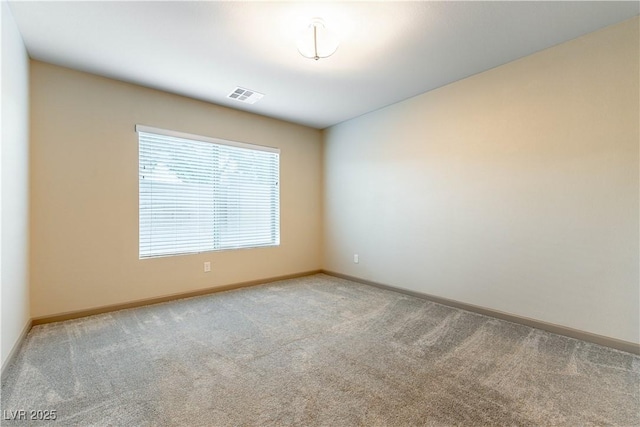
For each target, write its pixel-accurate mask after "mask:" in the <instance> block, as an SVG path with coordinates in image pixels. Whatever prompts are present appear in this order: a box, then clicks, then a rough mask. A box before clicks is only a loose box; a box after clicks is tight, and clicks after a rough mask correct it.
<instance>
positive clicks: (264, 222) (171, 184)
mask: <svg viewBox="0 0 640 427" xmlns="http://www.w3.org/2000/svg"><path fill="white" fill-rule="evenodd" d="M136 131H137V132H138V143H139V168H140V169H139V191H140V205H139V211H140V212H139V214H140V225H139V226H140V258H148V257H157V256H166V255H178V254H188V253H197V252H205V251H216V250H225V249H238V248H255V247H261V246H277V245H279V244H280V189H279V185H278V184H279V182H278V181H279V169H280V150H278V149H276V148H270V147H262V146H258V145H251V144H244V143H240V142H232V141H223V140H219V139H213V138H207V137H202V136H196V135H190V134H183V133H178V132H173V131H166V130H162V129H155V128H150V127H146V126H140V125H138V126H136Z"/></svg>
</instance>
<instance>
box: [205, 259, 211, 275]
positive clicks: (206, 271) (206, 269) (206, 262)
mask: <svg viewBox="0 0 640 427" xmlns="http://www.w3.org/2000/svg"><path fill="white" fill-rule="evenodd" d="M210 271H211V262H209V261H205V262H204V272H205V273H208V272H210Z"/></svg>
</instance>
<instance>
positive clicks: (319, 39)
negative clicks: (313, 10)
mask: <svg viewBox="0 0 640 427" xmlns="http://www.w3.org/2000/svg"><path fill="white" fill-rule="evenodd" d="M339 44H340V43H339V41H338V38H337V37H336V36H335V35H334V34H333V33H332V32H331V31H329V30H327V28H326V27H325V26H324V22H322V20H321V19H314V20H313V21H311V24H310V25H309V27H307V29H306V30H305V31H304V32H303V33H302V34H301V35H300V38H299V39H298V43H297V45H298V52H300V55H302V56H304V57H305V58H310V59H315V60H316V61H317V60H318V59H320V58H327V57H329V56H331V55H333V54H334V53H335V51H336V50H337V49H338V45H339Z"/></svg>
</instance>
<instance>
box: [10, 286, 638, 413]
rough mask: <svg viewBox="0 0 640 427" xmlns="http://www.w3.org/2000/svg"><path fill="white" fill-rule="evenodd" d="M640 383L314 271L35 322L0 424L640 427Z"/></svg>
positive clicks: (512, 330)
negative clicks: (67, 318)
mask: <svg viewBox="0 0 640 427" xmlns="http://www.w3.org/2000/svg"><path fill="white" fill-rule="evenodd" d="M639 385H640V357H638V356H635V355H632V354H629V353H625V352H621V351H617V350H613V349H610V348H607V347H602V346H598V345H596V344H591V343H587V342H583V341H579V340H575V339H572V338H567V337H563V336H559V335H554V334H551V333H547V332H544V331H541V330H537V329H533V328H530V327H526V326H522V325H518V324H514V323H510V322H506V321H502V320H497V319H494V318H491V317H486V316H482V315H479V314H475V313H470V312H466V311H463V310H459V309H455V308H451V307H447V306H444V305H440V304H436V303H433V302H429V301H426V300H423V299H419V298H415V297H412V296H408V295H405V294H401V293H396V292H392V291H388V290H383V289H378V288H375V287H371V286H367V285H363V284H359V283H354V282H350V281H347V280H342V279H338V278H334V277H331V276H327V275H322V274H319V275H314V276H308V277H303V278H298V279H292V280H286V281H280V282H274V283H270V284H266V285H260V286H255V287H251V288H244V289H240V290H234V291H228V292H222V293H216V294H211V295H208V296H203V297H195V298H187V299H182V300H178V301H173V302H169V303H163V304H157V305H152V306H146V307H141V308H135V309H128V310H121V311H117V312H112V313H108V314H102V315H97V316H92V317H86V318H82V319H77V320H71V321H65V322H59V323H52V324H46V325H41V326H36V327H34V328H33V329H32V330H31V331H30V333H29V335H28V336H27V338H26V340H25V343H24V345H23V347H22V350H21V352H20V354H19V355H18V357H17V358H16V361H15V363H14V364H13V365H12V366H10V367H9V371H8V374H7V377H6V380H5V382H4V383H3V384H2V395H1V400H2V402H1V406H2V415H3V419H2V425H3V426H4V425H7V426H12V425H16V426H18V425H19V426H26V425H64V426H288V425H299V426H413V425H424V426H452V425H460V426H487V425H501V426H502V425H504V426H534V425H536V426H539V425H545V426H549V425H565V426H588V425H619V426H638V425H640V413H639V412H640V391H639ZM19 411H25V412H24V415H25V416H24V419H16V418H18V417H20V414H21V412H19ZM38 411H41V412H38ZM47 411H49V412H47ZM52 413H53V414H54V415H55V418H56V419H55V420H51V419H50V418H51V417H52V416H51V414H52ZM46 414H48V415H49V417H48V418H49V420H48V421H42V420H39V418H46V417H45V415H46ZM32 418H35V419H32Z"/></svg>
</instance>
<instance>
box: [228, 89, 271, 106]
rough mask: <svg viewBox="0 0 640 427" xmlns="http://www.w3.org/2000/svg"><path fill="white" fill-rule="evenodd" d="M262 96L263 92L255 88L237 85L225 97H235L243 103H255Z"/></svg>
mask: <svg viewBox="0 0 640 427" xmlns="http://www.w3.org/2000/svg"><path fill="white" fill-rule="evenodd" d="M263 96H264V94H263V93H260V92H256V91H255V90H251V89H244V88H241V87H237V88H236V90H234V91H233V92H231V93H230V94H229V95H227V98H231V99H235V100H236V101H240V102H244V103H245V104H255V103H256V102H257V101H259V100H260V99H262V97H263Z"/></svg>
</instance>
